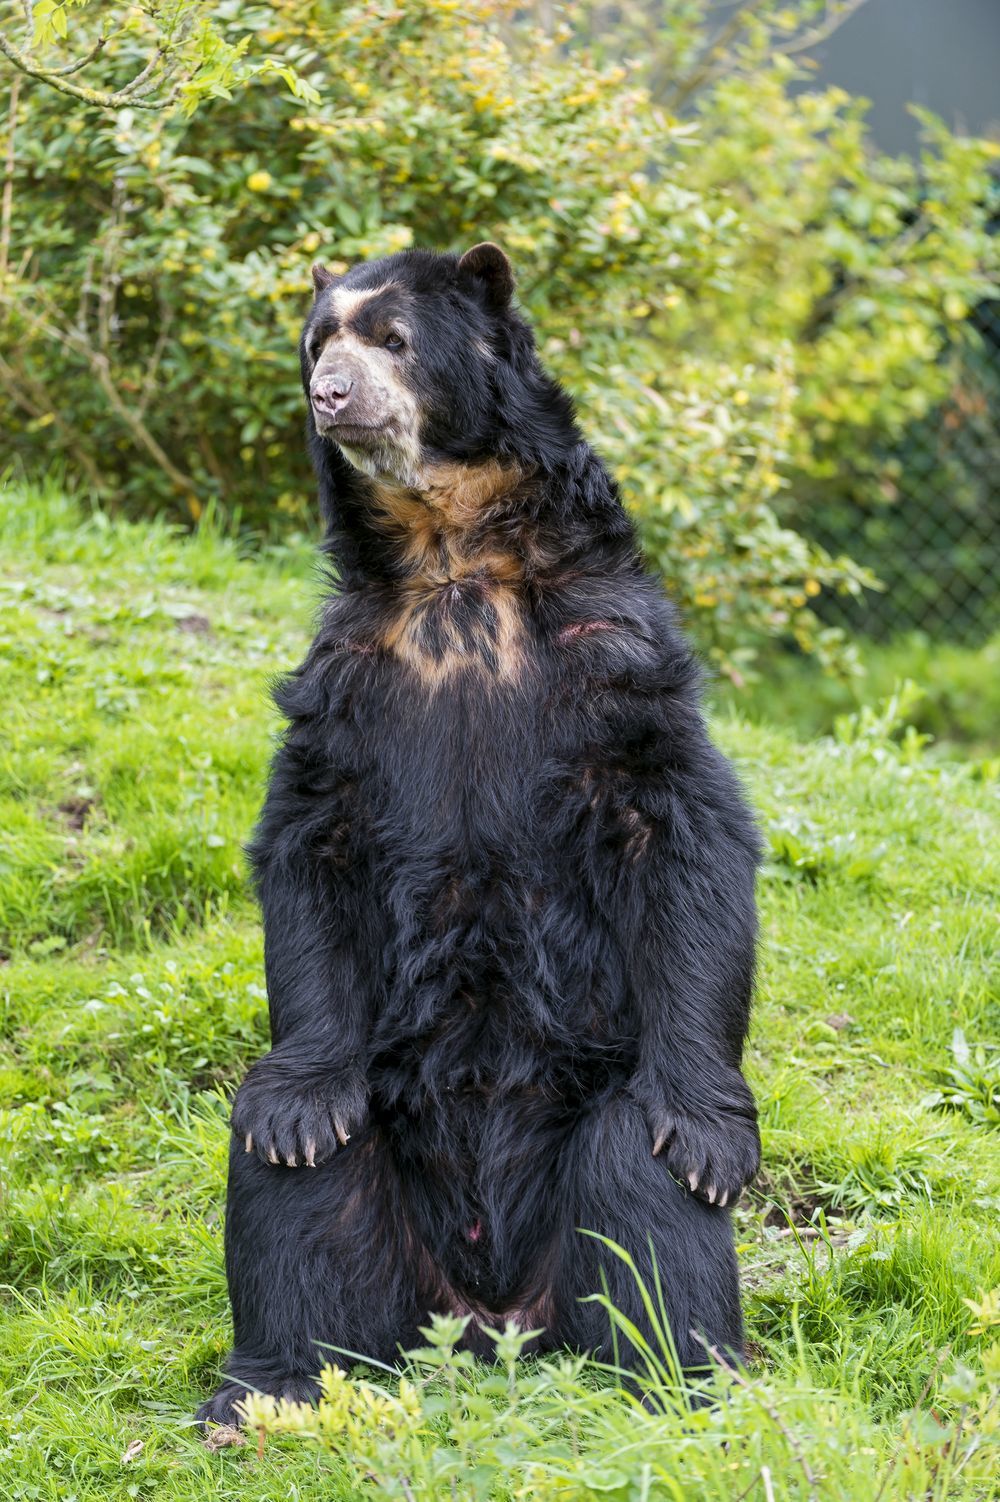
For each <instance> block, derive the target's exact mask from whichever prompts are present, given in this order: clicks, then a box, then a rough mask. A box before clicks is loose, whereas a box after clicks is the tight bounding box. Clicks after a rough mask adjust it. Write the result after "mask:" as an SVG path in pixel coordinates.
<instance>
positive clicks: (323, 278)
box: [312, 261, 337, 297]
mask: <svg viewBox="0 0 1000 1502" xmlns="http://www.w3.org/2000/svg"><path fill="white" fill-rule="evenodd" d="M312 279H313V289H314V291H315V294H316V296H317V297H319V295H320V293H321V292H325V291H326V289H327V287H329V286H330V285H331V284H332V283H333V282H335V281H336V280H337V278H336V277H335V276H334V274H333V272H332V271H327V269H326V267H325V266H324V265H323V263H322V261H314V262H313V268H312Z"/></svg>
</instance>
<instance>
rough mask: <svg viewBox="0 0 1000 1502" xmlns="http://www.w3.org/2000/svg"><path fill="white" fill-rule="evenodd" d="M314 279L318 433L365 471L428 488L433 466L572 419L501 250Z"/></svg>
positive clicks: (494, 450)
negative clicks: (426, 477) (519, 305)
mask: <svg viewBox="0 0 1000 1502" xmlns="http://www.w3.org/2000/svg"><path fill="white" fill-rule="evenodd" d="M312 275H313V284H314V287H315V300H314V302H313V305H312V308H311V310H310V313H309V316H308V318H307V320H306V324H305V328H304V329H303V333H302V339H301V343H300V358H301V363H302V380H303V385H304V387H305V392H306V397H307V400H308V402H309V410H310V416H311V419H312V424H313V426H314V428H315V431H316V433H317V434H318V435H319V437H320V439H322V440H327V441H329V442H333V443H335V444H336V445H337V446H338V448H339V449H340V450H341V451H342V453H343V454H344V456H345V457H346V458H347V459H348V460H349V461H350V463H351V465H352V466H353V467H354V469H355V470H358V471H360V472H361V473H363V474H365V475H369V476H371V477H373V478H375V479H378V480H384V481H390V482H395V483H397V484H401V485H404V486H411V487H416V488H419V487H420V484H421V478H422V476H423V474H424V473H425V472H426V470H427V468H428V466H430V465H435V464H440V463H441V462H443V461H444V462H447V461H452V462H455V461H457V462H459V463H470V462H476V461H479V460H482V459H485V458H490V457H505V456H510V457H513V456H518V455H520V456H524V454H525V451H526V449H527V454H528V457H531V452H532V450H531V445H532V442H533V441H535V442H536V446H537V441H544V440H545V438H546V433H547V432H548V430H552V431H554V430H555V428H557V427H566V426H567V425H569V426H571V425H572V410H571V407H570V403H569V401H568V399H567V398H566V397H565V396H564V395H563V393H562V392H561V391H560V390H559V388H558V387H556V386H555V384H554V383H553V382H550V381H549V380H548V378H547V377H546V376H545V374H544V372H543V371H542V369H541V366H540V365H539V363H538V359H537V355H536V354H535V348H534V341H533V339H532V336H531V331H530V329H529V328H528V326H527V324H526V323H525V322H524V321H523V319H521V318H520V317H519V316H518V314H517V313H516V311H515V310H514V308H513V306H512V298H513V292H514V274H513V271H512V270H511V265H510V262H509V261H508V259H507V257H506V256H505V255H504V253H503V251H502V250H501V249H500V248H499V246H497V245H493V244H491V243H484V244H482V245H476V246H474V247H473V248H472V249H471V250H468V251H466V253H465V254H464V255H463V256H461V257H459V256H454V255H438V254H435V253H433V252H430V251H423V250H410V251H402V252H400V253H399V254H397V255H393V256H388V257H386V258H385V259H383V260H380V261H372V262H369V263H366V264H363V265H359V266H354V267H352V268H351V270H350V271H348V272H347V273H346V274H345V275H343V276H335V275H334V274H333V273H332V272H330V271H328V270H327V269H326V268H325V267H324V266H322V265H319V264H318V265H316V266H314V267H313V272H312ZM539 413H541V414H542V418H541V429H540V430H539V431H538V432H534V431H533V430H534V429H538V428H539Z"/></svg>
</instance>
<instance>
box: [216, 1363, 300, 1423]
mask: <svg viewBox="0 0 1000 1502" xmlns="http://www.w3.org/2000/svg"><path fill="white" fill-rule="evenodd" d="M262 1392H267V1393H273V1394H274V1396H275V1397H276V1398H285V1399H286V1400H287V1401H288V1402H289V1403H315V1402H316V1400H317V1398H318V1397H319V1383H318V1382H316V1381H314V1380H313V1378H311V1377H284V1378H280V1379H278V1380H277V1381H276V1380H275V1379H274V1377H273V1376H267V1377H262V1379H261V1380H260V1381H259V1382H255V1381H254V1380H253V1378H252V1376H249V1375H248V1376H247V1377H245V1378H244V1379H243V1380H242V1381H240V1382H236V1381H232V1380H229V1381H226V1382H223V1384H222V1386H221V1387H220V1388H219V1389H218V1391H217V1392H214V1393H213V1394H212V1396H211V1397H210V1398H209V1399H208V1401H207V1402H205V1403H202V1405H201V1407H200V1408H199V1409H198V1411H197V1412H196V1413H195V1416H194V1418H195V1423H196V1424H197V1425H198V1426H199V1427H200V1428H201V1429H205V1430H207V1428H208V1426H209V1425H210V1424H217V1425H219V1426H220V1427H222V1428H226V1429H239V1428H240V1427H241V1426H242V1425H243V1423H244V1422H245V1420H244V1418H243V1415H242V1413H240V1412H239V1410H238V1409H237V1407H236V1405H237V1403H242V1402H243V1400H244V1398H246V1397H247V1395H248V1394H250V1395H253V1394H255V1393H262Z"/></svg>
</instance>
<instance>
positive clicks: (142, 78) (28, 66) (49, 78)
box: [0, 31, 165, 110]
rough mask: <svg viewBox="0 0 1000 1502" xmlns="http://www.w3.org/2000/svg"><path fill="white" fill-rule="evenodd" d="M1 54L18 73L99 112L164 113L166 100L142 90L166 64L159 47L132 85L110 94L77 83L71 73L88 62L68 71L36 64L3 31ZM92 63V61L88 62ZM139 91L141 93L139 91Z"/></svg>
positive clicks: (0, 40) (0, 46) (1, 35)
mask: <svg viewBox="0 0 1000 1502" xmlns="http://www.w3.org/2000/svg"><path fill="white" fill-rule="evenodd" d="M0 53H2V54H3V56H4V57H5V58H6V59H7V61H8V62H10V63H12V64H13V65H14V67H15V68H17V70H18V72H20V73H24V74H26V75H27V76H28V77H29V78H37V79H38V80H39V81H40V82H41V83H47V84H48V85H49V87H50V88H53V89H57V90H58V92H59V93H60V94H68V95H69V96H70V98H71V99H80V100H82V102H83V103H84V104H93V105H96V106H97V108H98V109H105V110H116V109H121V108H122V107H123V106H124V105H131V106H132V108H133V109H138V110H160V109H163V108H164V104H165V101H162V100H158V99H149V98H148V97H147V92H146V91H145V90H143V89H142V88H141V85H142V84H144V83H145V82H146V80H147V79H148V77H149V75H150V73H151V71H152V70H153V69H154V68H155V67H156V65H157V64H158V63H159V62H161V61H162V58H163V52H162V49H161V48H157V50H156V52H155V53H154V55H153V57H152V58H151V59H150V62H149V63H148V64H147V66H146V67H145V68H144V69H143V70H142V72H141V73H139V74H137V75H136V77H135V78H134V79H133V80H132V82H131V83H128V84H125V85H124V87H123V88H120V89H115V90H113V91H109V90H107V89H90V88H88V87H87V86H86V84H82V83H73V82H72V81H71V79H70V77H69V74H71V73H75V72H78V71H79V68H80V67H84V66H85V62H81V63H79V64H74V65H72V66H71V67H70V68H69V69H68V70H66V69H63V68H57V69H53V68H43V67H42V66H41V65H40V64H39V63H36V62H35V61H34V60H33V59H32V58H31V56H30V55H29V54H28V53H27V52H24V51H22V49H21V48H20V47H17V46H15V44H14V43H13V42H12V41H11V40H10V38H9V37H7V36H5V35H4V34H3V32H2V31H0ZM85 61H89V59H87V60H85ZM137 89H138V90H139V92H138V93H137V92H136V90H137Z"/></svg>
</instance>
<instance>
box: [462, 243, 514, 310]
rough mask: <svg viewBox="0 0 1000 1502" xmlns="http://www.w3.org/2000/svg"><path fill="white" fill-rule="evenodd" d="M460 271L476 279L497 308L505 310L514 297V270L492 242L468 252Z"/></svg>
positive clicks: (474, 247)
mask: <svg viewBox="0 0 1000 1502" xmlns="http://www.w3.org/2000/svg"><path fill="white" fill-rule="evenodd" d="M458 269H459V271H462V272H464V273H465V274H466V275H467V276H471V277H474V278H475V280H476V281H477V282H478V283H479V285H480V287H481V288H482V290H483V291H484V292H485V293H486V296H487V299H488V301H489V302H490V304H491V305H492V306H493V307H495V308H505V307H506V306H507V304H508V303H509V302H510V300H511V298H512V297H513V295H514V268H513V267H512V266H511V264H510V262H509V261H508V259H507V257H506V256H505V255H504V253H503V251H502V250H501V249H500V247H499V245H494V244H493V242H492V240H484V241H483V243H482V245H474V246H473V247H472V249H471V250H467V251H466V252H465V255H464V256H463V257H462V259H461V260H460V261H459V263H458Z"/></svg>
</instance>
